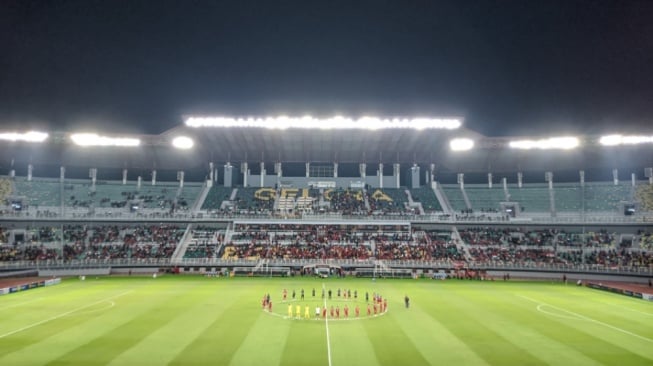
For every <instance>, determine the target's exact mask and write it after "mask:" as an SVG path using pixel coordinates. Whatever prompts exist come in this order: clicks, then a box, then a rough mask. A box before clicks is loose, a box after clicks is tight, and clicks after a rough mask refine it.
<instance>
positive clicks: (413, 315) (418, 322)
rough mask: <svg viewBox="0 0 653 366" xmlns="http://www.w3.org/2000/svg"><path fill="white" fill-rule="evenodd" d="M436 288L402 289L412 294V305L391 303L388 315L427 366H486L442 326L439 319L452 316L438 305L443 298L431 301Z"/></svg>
mask: <svg viewBox="0 0 653 366" xmlns="http://www.w3.org/2000/svg"><path fill="white" fill-rule="evenodd" d="M437 286H438V284H433V287H429V288H424V286H412V287H413V288H408V289H404V290H406V291H408V293H410V294H411V297H412V299H413V301H412V302H413V304H412V306H411V307H410V308H408V309H406V308H405V306H404V304H403V302H401V301H399V302H396V303H393V304H392V305H393V306H392V307H391V311H392V312H391V313H390V314H391V315H392V316H395V317H397V318H398V319H399V326H400V327H401V328H402V329H404V332H405V333H406V334H407V335H408V337H410V338H411V340H412V342H413V343H414V344H415V346H416V347H418V348H419V349H420V350H421V351H422V354H423V355H424V358H426V359H427V360H428V361H429V363H430V364H432V365H433V364H444V365H462V364H464V365H487V362H486V361H485V360H484V359H483V358H482V357H480V356H479V355H477V354H476V353H475V352H474V350H473V349H472V348H470V347H469V346H468V345H467V344H466V343H465V341H464V340H463V339H460V338H458V336H456V335H455V334H454V333H452V332H451V331H450V330H449V329H448V328H447V327H445V326H444V325H443V324H442V322H441V319H440V318H441V317H448V316H451V314H450V313H448V312H445V311H444V307H443V306H441V302H442V301H447V300H446V299H443V298H438V299H437V300H436V301H434V300H433V293H434V291H441V290H440V289H438V288H437ZM444 296H446V295H444Z"/></svg>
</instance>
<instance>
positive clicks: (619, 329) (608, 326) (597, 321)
mask: <svg viewBox="0 0 653 366" xmlns="http://www.w3.org/2000/svg"><path fill="white" fill-rule="evenodd" d="M517 296H519V297H521V298H522V299H525V300H528V301H530V302H533V303H536V304H538V305H544V306H548V307H550V308H553V309H556V310H559V311H563V312H565V313H567V314H571V315H573V316H575V317H576V318H578V319H580V320H586V321H588V322H592V323H596V324H599V325H602V326H604V327H606V328H610V329H612V330H616V331H618V332H621V333H624V334H628V335H631V336H633V337H636V338H639V339H641V340H644V341H647V342H651V343H653V339H651V338H647V337H644V336H641V335H639V334H636V333H633V332H630V331H627V330H625V329H621V328H619V327H615V326H614V325H611V324H608V323H604V322H602V321H600V320H596V319H592V318H590V317H588V316H585V315H581V314H578V313H575V312H573V311H570V310H566V309H563V308H561V307H558V306H555V305H550V304H547V303H544V302H541V301H538V300H535V299H533V298H530V297H528V296H524V295H517Z"/></svg>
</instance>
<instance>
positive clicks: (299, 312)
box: [296, 305, 302, 318]
mask: <svg viewBox="0 0 653 366" xmlns="http://www.w3.org/2000/svg"><path fill="white" fill-rule="evenodd" d="M296 314H297V317H298V318H301V316H302V306H301V305H297V311H296Z"/></svg>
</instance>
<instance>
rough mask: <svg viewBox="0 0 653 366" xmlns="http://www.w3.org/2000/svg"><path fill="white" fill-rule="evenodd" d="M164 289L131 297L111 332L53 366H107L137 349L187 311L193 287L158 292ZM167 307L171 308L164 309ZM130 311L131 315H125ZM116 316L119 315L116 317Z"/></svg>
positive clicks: (178, 287) (58, 359) (81, 347)
mask: <svg viewBox="0 0 653 366" xmlns="http://www.w3.org/2000/svg"><path fill="white" fill-rule="evenodd" d="M160 288H161V287H160V286H158V285H153V288H148V289H144V291H142V292H141V293H137V294H136V295H134V296H132V297H130V299H129V300H130V301H129V302H126V303H124V304H123V305H124V306H125V308H126V309H121V315H123V316H121V317H116V316H114V317H113V319H112V320H113V322H112V324H113V325H114V326H113V327H112V328H111V329H108V330H107V331H105V332H104V333H103V334H102V335H100V336H99V337H95V338H93V339H90V340H88V341H87V342H86V343H84V344H82V345H80V346H79V347H77V348H76V349H73V350H71V351H70V352H68V353H66V354H64V355H62V356H60V357H58V358H57V359H55V360H53V361H52V362H50V363H48V364H49V365H70V364H84V365H106V364H107V363H109V362H110V361H111V360H112V359H113V358H115V357H116V356H118V355H120V354H121V353H122V352H124V351H125V350H127V349H129V348H131V347H133V346H134V345H135V344H137V343H138V342H139V341H141V340H142V339H143V338H145V337H147V336H148V335H149V334H150V333H152V332H153V331H155V330H157V329H159V328H161V327H163V326H164V325H165V324H167V323H168V322H169V321H170V320H171V319H172V318H174V314H175V313H176V312H178V311H185V310H186V308H187V307H188V305H189V304H188V302H187V301H185V300H184V295H185V294H186V293H187V292H192V291H193V290H194V287H193V286H179V285H178V286H175V288H174V290H175V291H158V290H159V289H160ZM161 304H167V306H160V305H161ZM124 310H129V313H126V312H124ZM113 315H117V314H116V313H113Z"/></svg>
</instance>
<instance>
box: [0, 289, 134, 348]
mask: <svg viewBox="0 0 653 366" xmlns="http://www.w3.org/2000/svg"><path fill="white" fill-rule="evenodd" d="M132 291H134V290H129V291H125V292H123V293H121V294H118V295H114V296H110V297H107V298H106V299H102V300H99V301H96V302H94V303H91V304H88V305H84V306H81V307H78V308H76V309H73V310H70V311H67V312H65V313H62V314H59V315H56V316H53V317H51V318H48V319H44V320H41V321H40V322H36V323H33V324H30V325H26V326H24V327H22V328H19V329H16V330H14V331H11V332H9V333H5V334H2V335H0V338H5V337H8V336H10V335H12V334H16V333H19V332H22V331H24V330H27V329H30V328H34V327H36V326H39V325H41V324H45V323H47V322H50V321H53V320H56V319H59V318H62V317H64V316H66V315H69V314H72V313H74V312H76V311H80V310H84V309H86V308H90V307H91V306H94V305H97V304H101V303H103V302H106V301H109V300H111V299H115V298H117V297H120V296H124V295H127V294H128V293H130V292H132Z"/></svg>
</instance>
